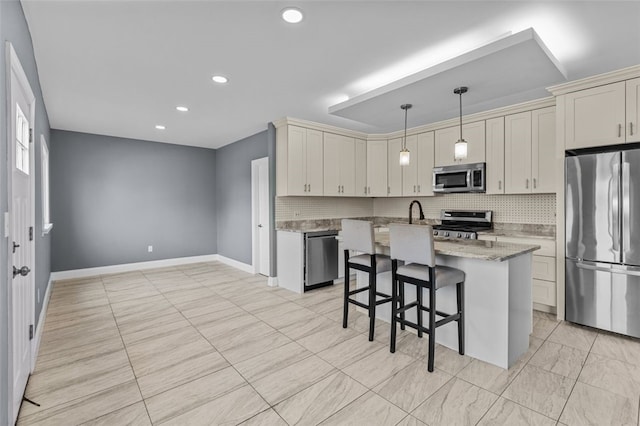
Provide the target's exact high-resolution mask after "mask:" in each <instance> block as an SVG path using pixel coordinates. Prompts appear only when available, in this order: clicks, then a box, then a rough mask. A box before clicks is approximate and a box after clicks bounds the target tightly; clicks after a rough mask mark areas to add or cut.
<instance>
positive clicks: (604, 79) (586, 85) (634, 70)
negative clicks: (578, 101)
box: [547, 65, 640, 96]
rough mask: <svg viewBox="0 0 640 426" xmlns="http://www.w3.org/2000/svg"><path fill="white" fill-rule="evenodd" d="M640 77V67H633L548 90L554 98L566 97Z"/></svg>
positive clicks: (551, 87) (559, 85) (548, 88)
mask: <svg viewBox="0 0 640 426" xmlns="http://www.w3.org/2000/svg"><path fill="white" fill-rule="evenodd" d="M636 77H640V65H633V66H630V67H627V68H622V69H619V70H616V71H611V72H606V73H603V74H598V75H594V76H591V77H586V78H582V79H580V80H575V81H570V82H568V83H562V84H557V85H555V86H550V87H547V90H548V91H549V92H551V93H552V94H553V95H554V96H559V95H564V94H566V93H570V92H577V91H579V90H584V89H590V88H592V87H597V86H604V85H605V84H610V83H617V82H618V81H624V80H631V79H632V78H636Z"/></svg>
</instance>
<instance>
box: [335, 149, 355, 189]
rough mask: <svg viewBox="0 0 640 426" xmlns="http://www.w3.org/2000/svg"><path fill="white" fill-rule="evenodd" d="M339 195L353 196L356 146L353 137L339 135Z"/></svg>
mask: <svg viewBox="0 0 640 426" xmlns="http://www.w3.org/2000/svg"><path fill="white" fill-rule="evenodd" d="M339 152H340V157H339V158H338V162H339V168H340V195H342V196H347V197H353V196H354V195H355V194H356V167H355V166H356V146H355V141H354V139H353V138H349V137H346V136H340V151H339Z"/></svg>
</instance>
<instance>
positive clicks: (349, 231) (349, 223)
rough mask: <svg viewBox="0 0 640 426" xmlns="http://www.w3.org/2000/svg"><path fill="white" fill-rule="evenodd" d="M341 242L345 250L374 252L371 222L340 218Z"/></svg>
mask: <svg viewBox="0 0 640 426" xmlns="http://www.w3.org/2000/svg"><path fill="white" fill-rule="evenodd" d="M342 244H343V246H344V248H345V250H355V251H359V252H363V253H366V254H375V250H374V247H375V245H374V239H373V222H368V221H366V220H354V219H342Z"/></svg>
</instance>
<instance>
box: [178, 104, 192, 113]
mask: <svg viewBox="0 0 640 426" xmlns="http://www.w3.org/2000/svg"><path fill="white" fill-rule="evenodd" d="M176 109H177V110H178V111H181V112H187V111H189V108H187V107H186V106H180V105H178V106H177V107H176Z"/></svg>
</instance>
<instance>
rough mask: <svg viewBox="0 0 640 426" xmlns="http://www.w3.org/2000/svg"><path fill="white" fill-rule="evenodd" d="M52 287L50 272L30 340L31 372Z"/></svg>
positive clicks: (38, 347)
mask: <svg viewBox="0 0 640 426" xmlns="http://www.w3.org/2000/svg"><path fill="white" fill-rule="evenodd" d="M52 287H53V280H52V278H51V274H50V275H49V282H48V283H47V290H46V291H45V293H44V299H42V308H41V309H40V316H39V317H38V328H37V329H36V332H35V336H34V338H33V340H32V341H31V373H33V371H34V370H35V369H36V361H37V359H38V352H39V351H40V341H41V340H42V333H43V330H44V324H45V321H46V320H47V308H48V307H49V299H50V298H51V288H52Z"/></svg>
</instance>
